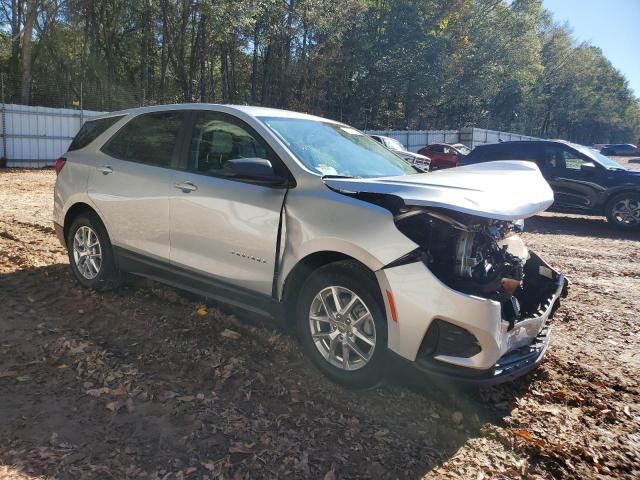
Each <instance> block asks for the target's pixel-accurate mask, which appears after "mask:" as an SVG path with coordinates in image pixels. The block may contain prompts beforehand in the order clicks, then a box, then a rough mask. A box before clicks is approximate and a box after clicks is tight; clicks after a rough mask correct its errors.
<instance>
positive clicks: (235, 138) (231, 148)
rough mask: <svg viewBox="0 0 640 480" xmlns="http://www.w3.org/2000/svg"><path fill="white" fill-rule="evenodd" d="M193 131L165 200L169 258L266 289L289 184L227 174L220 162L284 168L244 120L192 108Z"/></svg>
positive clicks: (223, 278) (217, 277) (213, 276)
mask: <svg viewBox="0 0 640 480" xmlns="http://www.w3.org/2000/svg"><path fill="white" fill-rule="evenodd" d="M192 115H193V119H192V124H193V126H192V128H191V132H190V133H187V135H186V139H185V145H184V146H183V149H182V154H181V155H182V158H181V159H180V169H179V170H176V171H174V174H173V179H172V182H171V184H172V186H171V193H170V194H169V204H170V229H171V261H172V263H174V264H175V265H176V266H178V267H182V268H184V269H187V270H189V271H192V272H197V273H200V274H202V275H204V276H205V277H208V278H209V279H212V281H213V282H215V281H218V282H221V283H223V284H226V285H228V284H231V285H235V286H237V287H241V288H243V289H250V290H251V291H253V292H259V293H264V294H267V295H270V294H271V291H272V285H273V274H274V263H275V257H276V242H277V236H278V227H279V223H280V212H281V210H282V204H283V202H284V196H285V192H286V189H284V188H275V187H269V186H264V185H257V184H254V183H248V182H244V181H240V180H236V179H231V178H229V177H225V175H224V170H223V169H224V164H225V162H226V161H228V160H232V159H237V158H251V157H258V158H265V159H267V160H269V161H271V163H272V165H274V169H276V171H278V169H279V168H284V166H283V165H282V164H280V163H279V159H278V158H276V157H275V154H274V153H273V151H272V150H271V148H270V147H269V146H268V145H267V143H266V142H265V141H264V139H262V138H261V137H259V135H258V134H257V133H256V132H255V131H254V130H253V129H252V128H251V127H249V126H248V125H247V124H245V123H244V122H242V121H241V120H239V119H237V118H235V117H233V116H231V115H228V114H224V113H220V112H214V111H194V112H192Z"/></svg>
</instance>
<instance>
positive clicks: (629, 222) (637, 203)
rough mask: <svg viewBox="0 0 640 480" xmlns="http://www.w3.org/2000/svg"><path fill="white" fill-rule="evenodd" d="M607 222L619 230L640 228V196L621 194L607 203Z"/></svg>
mask: <svg viewBox="0 0 640 480" xmlns="http://www.w3.org/2000/svg"><path fill="white" fill-rule="evenodd" d="M606 215H607V220H608V221H609V222H611V223H612V224H613V225H615V226H616V227H618V228H623V229H626V230H631V229H635V228H638V227H640V194H638V193H634V192H628V193H621V194H619V195H616V196H615V197H613V198H612V199H611V200H609V202H608V203H607V207H606Z"/></svg>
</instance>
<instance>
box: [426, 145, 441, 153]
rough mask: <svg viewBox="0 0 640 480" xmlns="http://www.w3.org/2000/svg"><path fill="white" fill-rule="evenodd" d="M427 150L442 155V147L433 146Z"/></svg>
mask: <svg viewBox="0 0 640 480" xmlns="http://www.w3.org/2000/svg"><path fill="white" fill-rule="evenodd" d="M429 150H431V151H432V152H435V153H443V152H444V147H443V146H442V145H433V146H432V147H431V148H430V149H429Z"/></svg>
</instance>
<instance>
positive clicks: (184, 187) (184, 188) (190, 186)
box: [174, 182, 198, 193]
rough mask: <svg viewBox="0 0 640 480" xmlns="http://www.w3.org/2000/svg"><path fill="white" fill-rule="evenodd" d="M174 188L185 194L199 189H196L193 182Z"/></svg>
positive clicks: (183, 183)
mask: <svg viewBox="0 0 640 480" xmlns="http://www.w3.org/2000/svg"><path fill="white" fill-rule="evenodd" d="M174 187H176V188H177V189H178V190H182V191H183V192H184V193H189V192H193V191H195V190H197V189H198V187H196V186H195V185H194V184H193V183H191V182H182V183H176V184H175V185H174Z"/></svg>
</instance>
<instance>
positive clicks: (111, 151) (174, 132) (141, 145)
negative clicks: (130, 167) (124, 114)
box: [102, 111, 184, 167]
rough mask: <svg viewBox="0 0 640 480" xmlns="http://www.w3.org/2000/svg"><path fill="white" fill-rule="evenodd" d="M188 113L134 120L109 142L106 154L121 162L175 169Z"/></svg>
mask: <svg viewBox="0 0 640 480" xmlns="http://www.w3.org/2000/svg"><path fill="white" fill-rule="evenodd" d="M183 120H184V113H183V112H177V111H169V112H156V113H146V114H142V115H139V116H137V117H135V118H133V119H132V120H131V121H130V122H129V123H127V124H126V125H125V126H124V127H122V128H121V129H120V130H119V131H118V133H116V134H115V136H114V137H113V138H112V139H111V140H109V143H107V144H106V145H105V146H104V147H102V151H103V152H104V153H106V154H107V155H111V156H112V157H115V158H118V159H120V160H130V161H132V162H140V163H145V164H148V165H157V166H160V167H169V166H171V157H172V156H173V150H174V148H175V146H176V141H177V138H178V132H179V131H180V126H181V125H182V122H183Z"/></svg>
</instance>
